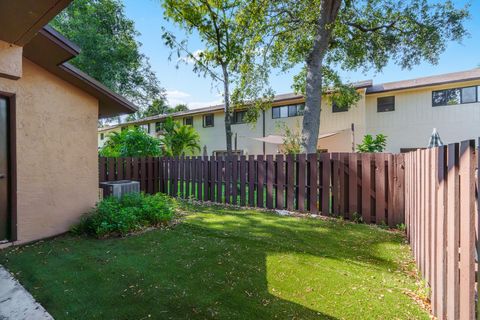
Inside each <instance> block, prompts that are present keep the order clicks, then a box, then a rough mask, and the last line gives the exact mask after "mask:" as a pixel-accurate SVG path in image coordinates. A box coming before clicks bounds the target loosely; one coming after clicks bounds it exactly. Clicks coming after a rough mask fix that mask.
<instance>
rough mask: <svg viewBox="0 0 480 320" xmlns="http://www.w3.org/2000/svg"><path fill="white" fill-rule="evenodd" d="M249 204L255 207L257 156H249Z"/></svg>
mask: <svg viewBox="0 0 480 320" xmlns="http://www.w3.org/2000/svg"><path fill="white" fill-rule="evenodd" d="M248 205H249V206H250V207H255V158H254V156H252V155H250V156H248Z"/></svg>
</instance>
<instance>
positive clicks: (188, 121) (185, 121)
mask: <svg viewBox="0 0 480 320" xmlns="http://www.w3.org/2000/svg"><path fill="white" fill-rule="evenodd" d="M183 125H185V126H193V117H185V118H183Z"/></svg>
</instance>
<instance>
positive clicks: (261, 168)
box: [257, 155, 265, 208]
mask: <svg viewBox="0 0 480 320" xmlns="http://www.w3.org/2000/svg"><path fill="white" fill-rule="evenodd" d="M264 180H265V161H264V160H263V155H258V156H257V207H259V208H263V206H264V192H263V184H264Z"/></svg>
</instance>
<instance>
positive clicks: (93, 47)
mask: <svg viewBox="0 0 480 320" xmlns="http://www.w3.org/2000/svg"><path fill="white" fill-rule="evenodd" d="M51 24H52V26H53V27H54V28H55V29H57V30H58V31H60V32H61V33H62V34H64V35H65V36H66V37H67V38H68V39H70V40H72V41H73V42H75V43H76V44H78V45H79V46H80V48H81V49H82V51H81V53H80V54H79V55H78V56H77V57H76V58H74V59H73V60H71V63H72V64H74V65H75V66H76V67H78V68H79V69H80V70H82V71H84V72H86V73H87V74H88V75H90V76H92V77H93V78H95V79H96V80H98V81H100V82H101V83H103V84H105V85H106V86H107V87H109V88H110V89H112V90H113V91H115V92H118V93H120V94H122V95H124V96H125V97H127V98H128V99H130V100H131V101H132V102H134V103H136V104H137V105H138V106H139V107H140V108H142V109H143V108H146V107H147V106H148V105H150V104H151V103H152V101H154V100H159V101H162V100H165V96H164V89H162V88H161V86H160V83H159V81H158V79H157V77H156V75H155V73H154V72H153V71H152V69H151V67H150V63H149V61H148V58H147V57H146V56H145V55H144V54H142V53H140V46H141V44H140V43H139V42H138V41H137V40H136V39H135V38H136V37H137V36H138V35H139V33H138V32H137V31H136V30H135V25H134V22H133V21H132V20H130V19H128V18H127V17H126V16H125V12H124V6H123V4H122V2H121V1H119V0H75V1H73V2H72V3H71V4H70V5H69V6H68V7H67V8H66V9H65V10H64V11H63V12H61V13H60V14H59V15H58V16H57V17H56V18H55V19H54V20H53V21H52V22H51Z"/></svg>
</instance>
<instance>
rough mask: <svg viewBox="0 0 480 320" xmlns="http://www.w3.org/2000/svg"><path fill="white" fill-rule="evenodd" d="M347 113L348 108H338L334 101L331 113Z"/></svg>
mask: <svg viewBox="0 0 480 320" xmlns="http://www.w3.org/2000/svg"><path fill="white" fill-rule="evenodd" d="M346 111H348V107H346V106H340V105H338V103H336V102H335V101H333V102H332V112H333V113H337V112H346Z"/></svg>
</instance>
